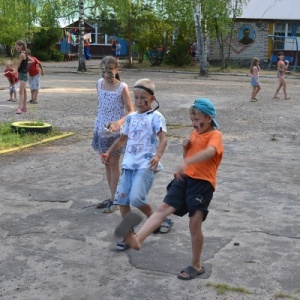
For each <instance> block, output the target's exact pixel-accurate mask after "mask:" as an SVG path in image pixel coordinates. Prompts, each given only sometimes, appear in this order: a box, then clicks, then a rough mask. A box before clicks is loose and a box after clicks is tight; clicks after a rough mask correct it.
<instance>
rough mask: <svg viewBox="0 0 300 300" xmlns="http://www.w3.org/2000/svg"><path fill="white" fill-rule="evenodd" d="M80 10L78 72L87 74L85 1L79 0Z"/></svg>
mask: <svg viewBox="0 0 300 300" xmlns="http://www.w3.org/2000/svg"><path fill="white" fill-rule="evenodd" d="M78 10H79V44H78V71H79V72H86V64H85V57H84V0H78Z"/></svg>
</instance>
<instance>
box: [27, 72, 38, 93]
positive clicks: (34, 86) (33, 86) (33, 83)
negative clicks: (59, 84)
mask: <svg viewBox="0 0 300 300" xmlns="http://www.w3.org/2000/svg"><path fill="white" fill-rule="evenodd" d="M28 84H29V87H30V90H31V91H34V90H39V89H40V74H37V75H35V76H29V77H28Z"/></svg>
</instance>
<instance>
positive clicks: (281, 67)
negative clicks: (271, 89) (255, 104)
mask: <svg viewBox="0 0 300 300" xmlns="http://www.w3.org/2000/svg"><path fill="white" fill-rule="evenodd" d="M283 59H284V55H283V53H282V52H279V53H278V59H277V78H278V80H279V85H278V87H277V89H276V92H275V95H274V97H273V99H279V97H278V93H279V91H280V89H281V87H282V90H283V94H284V99H285V100H288V99H290V97H288V96H287V93H286V83H285V79H284V75H285V74H286V73H289V71H288V68H289V62H288V61H286V63H285V62H284V61H283Z"/></svg>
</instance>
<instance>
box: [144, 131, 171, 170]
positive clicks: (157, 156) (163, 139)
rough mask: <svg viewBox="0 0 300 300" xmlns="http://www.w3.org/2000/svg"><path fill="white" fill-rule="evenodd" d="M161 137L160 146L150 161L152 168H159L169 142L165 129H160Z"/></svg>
mask: <svg viewBox="0 0 300 300" xmlns="http://www.w3.org/2000/svg"><path fill="white" fill-rule="evenodd" d="M157 135H158V138H159V147H158V149H157V151H156V154H155V155H154V156H153V157H152V159H151V160H150V162H149V166H150V169H151V170H153V171H155V170H156V169H157V166H158V163H159V161H160V159H161V157H162V156H163V154H164V152H165V149H166V147H167V144H168V139H167V133H166V132H165V131H162V130H160V131H159V132H158V133H157Z"/></svg>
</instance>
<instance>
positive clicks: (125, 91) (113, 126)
mask: <svg viewBox="0 0 300 300" xmlns="http://www.w3.org/2000/svg"><path fill="white" fill-rule="evenodd" d="M122 99H123V101H124V104H125V108H126V110H127V113H126V114H125V115H124V116H123V117H122V118H121V119H119V120H117V121H115V122H111V123H110V126H109V130H111V131H116V130H118V128H119V127H120V126H121V125H123V124H124V122H125V119H126V117H127V115H128V114H130V113H133V112H134V107H133V104H132V101H131V97H130V93H129V90H128V87H127V86H125V87H124V89H123V91H122Z"/></svg>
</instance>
